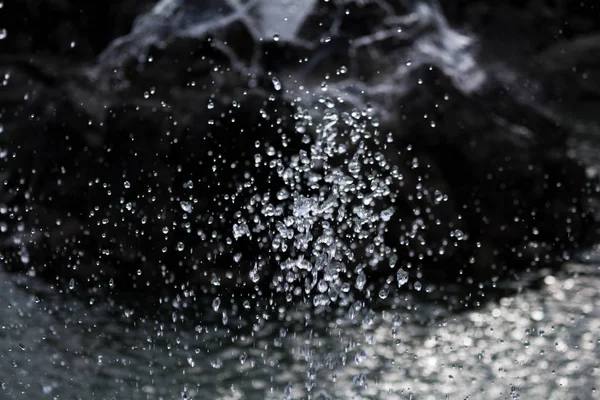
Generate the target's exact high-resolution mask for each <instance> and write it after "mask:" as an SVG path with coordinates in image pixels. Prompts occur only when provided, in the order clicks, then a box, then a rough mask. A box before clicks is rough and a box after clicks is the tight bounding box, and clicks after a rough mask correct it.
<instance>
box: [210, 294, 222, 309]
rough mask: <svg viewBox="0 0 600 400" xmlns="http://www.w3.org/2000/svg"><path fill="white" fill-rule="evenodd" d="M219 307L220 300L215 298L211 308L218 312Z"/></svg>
mask: <svg viewBox="0 0 600 400" xmlns="http://www.w3.org/2000/svg"><path fill="white" fill-rule="evenodd" d="M219 307H221V298H220V297H215V299H214V300H213V302H212V308H213V310H215V311H219Z"/></svg>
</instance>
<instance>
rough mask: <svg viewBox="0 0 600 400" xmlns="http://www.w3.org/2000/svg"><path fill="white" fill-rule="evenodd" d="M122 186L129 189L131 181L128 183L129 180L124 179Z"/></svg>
mask: <svg viewBox="0 0 600 400" xmlns="http://www.w3.org/2000/svg"><path fill="white" fill-rule="evenodd" d="M123 186H125V189H129V188H130V187H131V183H129V181H125V182H123Z"/></svg>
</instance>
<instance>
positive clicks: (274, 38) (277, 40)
mask: <svg viewBox="0 0 600 400" xmlns="http://www.w3.org/2000/svg"><path fill="white" fill-rule="evenodd" d="M273 40H274V41H276V42H279V35H278V34H277V33H276V34H274V35H273Z"/></svg>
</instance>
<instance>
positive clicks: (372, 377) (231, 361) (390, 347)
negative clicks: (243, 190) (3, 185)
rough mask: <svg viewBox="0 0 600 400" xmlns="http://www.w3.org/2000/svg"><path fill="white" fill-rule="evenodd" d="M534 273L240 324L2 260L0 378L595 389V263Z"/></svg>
mask: <svg viewBox="0 0 600 400" xmlns="http://www.w3.org/2000/svg"><path fill="white" fill-rule="evenodd" d="M542 281H543V283H542V284H541V285H542V287H541V289H539V290H534V289H526V290H524V291H523V292H521V293H518V294H515V295H514V296H509V297H502V298H500V299H499V300H497V301H495V300H494V301H490V302H488V303H487V304H486V305H484V306H482V307H480V308H476V309H472V310H467V311H463V312H456V313H447V312H444V311H443V309H440V308H439V307H436V306H433V305H432V304H419V302H414V301H412V300H411V301H409V300H407V299H404V300H403V299H398V300H396V301H394V304H393V305H392V306H390V307H385V308H386V309H387V310H386V311H383V310H367V309H363V310H358V311H356V312H355V313H354V314H355V315H354V318H353V319H350V318H348V316H347V315H345V316H344V317H336V316H335V315H333V314H331V313H329V312H328V313H327V314H323V315H322V316H321V317H319V315H313V316H312V318H310V317H309V316H310V314H307V315H303V314H302V313H300V312H299V313H298V314H299V315H291V316H288V321H287V322H285V321H284V322H268V323H266V324H265V325H263V326H262V328H261V329H259V330H256V332H255V333H251V332H252V330H251V329H248V330H247V331H246V332H245V333H243V329H241V330H240V329H237V330H236V329H232V328H231V327H232V326H234V325H235V321H233V322H234V323H232V321H228V326H229V328H225V327H224V326H223V324H222V321H220V320H219V321H218V322H214V321H213V322H208V323H207V322H206V321H193V323H191V324H190V323H189V321H188V322H186V321H184V322H181V321H177V322H173V321H163V322H160V319H156V320H151V319H144V318H137V317H136V314H135V312H134V311H131V310H127V309H126V308H123V307H121V308H119V307H116V306H110V305H109V304H98V305H91V306H90V305H88V304H86V303H84V302H83V301H78V300H71V299H69V300H65V298H64V297H62V298H61V297H59V296H57V295H56V294H55V293H53V292H52V291H51V290H49V289H48V288H47V287H45V286H44V285H43V284H40V283H39V282H36V281H33V280H29V279H27V278H22V277H17V276H14V275H6V274H2V275H1V276H0V282H1V283H0V285H1V288H0V293H1V294H0V298H1V301H0V304H1V306H0V321H1V325H0V337H1V338H2V340H0V376H1V377H2V378H1V379H2V389H1V390H2V392H4V395H3V398H9V399H79V398H80V399H89V398H94V399H125V398H126V399H179V398H182V397H183V396H185V395H187V396H190V397H192V398H196V399H265V398H266V399H282V398H283V399H292V398H296V399H301V398H308V395H309V394H310V398H313V399H329V398H331V399H337V398H340V399H376V398H379V399H381V398H389V399H395V398H398V399H402V398H414V399H438V398H444V397H445V396H446V397H447V398H482V397H484V396H485V397H486V398H490V399H502V398H519V397H521V398H540V399H541V398H544V399H586V398H593V397H595V395H596V394H595V393H596V390H597V388H598V386H599V385H600V361H599V360H600V357H599V356H600V352H599V345H600V337H599V333H598V332H600V312H598V307H599V306H600V296H599V295H598V293H597V286H598V285H599V284H600V270H599V268H598V267H597V266H596V265H586V266H581V265H571V266H570V267H569V268H568V269H567V270H566V271H564V272H563V273H560V274H557V276H546V277H545V278H542ZM32 293H36V294H32ZM409 304H410V305H409ZM392 309H394V310H392ZM116 310H117V311H116ZM208 310H210V311H206V314H207V315H209V314H211V313H212V314H215V315H216V314H218V313H215V312H214V311H213V310H212V309H210V308H208ZM212 317H214V315H212ZM173 318H177V314H173ZM206 319H213V320H214V318H209V317H207V318H206ZM217 319H218V318H217ZM303 324H304V325H305V326H303ZM308 389H310V391H308Z"/></svg>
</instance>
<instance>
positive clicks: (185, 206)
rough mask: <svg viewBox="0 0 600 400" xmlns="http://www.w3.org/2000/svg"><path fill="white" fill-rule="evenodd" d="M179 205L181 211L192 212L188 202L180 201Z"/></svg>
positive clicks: (190, 204)
mask: <svg viewBox="0 0 600 400" xmlns="http://www.w3.org/2000/svg"><path fill="white" fill-rule="evenodd" d="M179 205H180V206H181V209H182V210H183V211H185V212H186V213H191V212H192V209H193V206H192V203H190V202H189V201H182V202H181V203H179Z"/></svg>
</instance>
